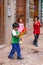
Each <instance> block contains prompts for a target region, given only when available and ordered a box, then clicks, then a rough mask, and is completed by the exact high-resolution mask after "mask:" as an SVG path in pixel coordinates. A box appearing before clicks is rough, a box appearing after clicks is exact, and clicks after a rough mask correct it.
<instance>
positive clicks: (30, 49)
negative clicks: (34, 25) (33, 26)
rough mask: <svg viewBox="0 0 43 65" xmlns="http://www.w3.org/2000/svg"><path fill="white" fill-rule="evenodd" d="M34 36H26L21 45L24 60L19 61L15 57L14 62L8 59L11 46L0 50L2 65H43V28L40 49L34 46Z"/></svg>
mask: <svg viewBox="0 0 43 65" xmlns="http://www.w3.org/2000/svg"><path fill="white" fill-rule="evenodd" d="M33 39H34V37H33V34H28V33H27V34H26V35H24V37H23V42H24V43H23V44H21V45H20V46H21V53H22V56H23V57H24V59H23V60H17V59H16V55H14V58H15V59H13V60H10V59H8V55H9V52H10V49H11V45H7V46H5V47H4V48H3V49H1V50H0V65H43V27H42V28H41V34H40V37H39V41H38V47H35V46H34V45H33Z"/></svg>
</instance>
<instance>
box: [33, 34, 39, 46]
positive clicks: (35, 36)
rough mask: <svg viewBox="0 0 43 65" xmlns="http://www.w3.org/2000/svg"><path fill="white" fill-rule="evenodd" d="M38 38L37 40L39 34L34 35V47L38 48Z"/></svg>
mask: <svg viewBox="0 0 43 65" xmlns="http://www.w3.org/2000/svg"><path fill="white" fill-rule="evenodd" d="M38 38H39V34H34V45H35V46H38V44H37V42H38Z"/></svg>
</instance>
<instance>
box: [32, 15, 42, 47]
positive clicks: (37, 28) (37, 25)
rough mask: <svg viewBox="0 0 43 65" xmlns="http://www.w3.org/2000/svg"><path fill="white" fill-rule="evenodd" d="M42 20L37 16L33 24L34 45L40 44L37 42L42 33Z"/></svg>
mask: <svg viewBox="0 0 43 65" xmlns="http://www.w3.org/2000/svg"><path fill="white" fill-rule="evenodd" d="M40 25H41V24H40V22H39V17H38V16H36V17H35V21H34V24H33V27H34V42H33V43H34V45H35V46H36V47H38V44H37V42H38V38H39V34H40Z"/></svg>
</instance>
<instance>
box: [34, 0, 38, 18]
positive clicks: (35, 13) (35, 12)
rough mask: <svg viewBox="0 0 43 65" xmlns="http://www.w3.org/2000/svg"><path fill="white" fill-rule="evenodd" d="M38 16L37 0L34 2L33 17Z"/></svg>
mask: <svg viewBox="0 0 43 65" xmlns="http://www.w3.org/2000/svg"><path fill="white" fill-rule="evenodd" d="M35 16H38V0H34V17H35Z"/></svg>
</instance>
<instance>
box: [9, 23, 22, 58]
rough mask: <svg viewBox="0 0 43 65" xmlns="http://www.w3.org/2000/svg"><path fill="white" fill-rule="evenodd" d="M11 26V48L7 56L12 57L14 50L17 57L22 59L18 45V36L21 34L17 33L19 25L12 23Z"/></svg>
mask: <svg viewBox="0 0 43 65" xmlns="http://www.w3.org/2000/svg"><path fill="white" fill-rule="evenodd" d="M12 27H13V30H12V49H11V52H10V54H9V56H8V58H10V59H14V57H13V55H14V53H15V52H17V59H22V57H21V50H20V45H19V36H20V35H21V34H19V32H18V31H17V30H18V27H19V25H18V23H14V24H13V25H12Z"/></svg>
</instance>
